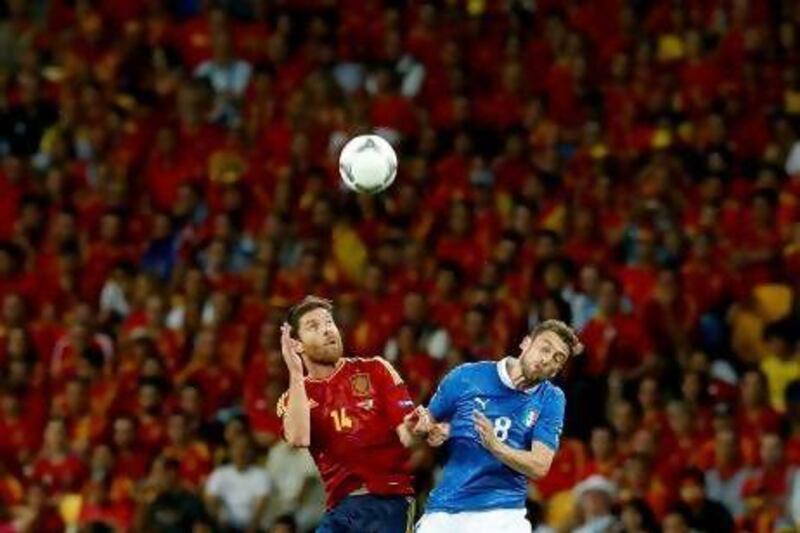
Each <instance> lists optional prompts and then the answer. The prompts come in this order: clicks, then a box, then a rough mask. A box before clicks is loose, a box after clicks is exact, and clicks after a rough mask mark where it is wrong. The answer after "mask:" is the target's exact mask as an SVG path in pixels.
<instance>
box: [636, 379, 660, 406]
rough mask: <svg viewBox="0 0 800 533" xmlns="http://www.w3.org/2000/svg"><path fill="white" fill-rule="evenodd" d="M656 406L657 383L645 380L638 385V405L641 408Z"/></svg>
mask: <svg viewBox="0 0 800 533" xmlns="http://www.w3.org/2000/svg"><path fill="white" fill-rule="evenodd" d="M657 404H658V382H657V381H656V380H655V379H652V378H645V379H643V380H642V382H641V383H640V384H639V405H641V406H642V407H643V408H648V407H655V406H656V405H657Z"/></svg>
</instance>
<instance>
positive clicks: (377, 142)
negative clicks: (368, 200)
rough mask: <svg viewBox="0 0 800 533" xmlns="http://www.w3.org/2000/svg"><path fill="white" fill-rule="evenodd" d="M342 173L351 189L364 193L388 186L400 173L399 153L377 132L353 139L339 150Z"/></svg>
mask: <svg viewBox="0 0 800 533" xmlns="http://www.w3.org/2000/svg"><path fill="white" fill-rule="evenodd" d="M339 175H340V176H341V177H342V181H343V182H344V184H345V185H346V186H347V188H348V189H350V190H353V191H355V192H360V193H365V194H377V193H379V192H381V191H384V190H386V189H387V188H388V187H389V186H390V185H391V184H392V183H393V182H394V178H395V177H396V176H397V154H396V153H395V151H394V148H392V145H391V144H389V143H388V142H387V141H386V140H385V139H383V138H382V137H379V136H378V135H359V136H358V137H353V138H352V139H350V140H349V141H348V142H347V144H346V145H344V148H342V152H341V154H339Z"/></svg>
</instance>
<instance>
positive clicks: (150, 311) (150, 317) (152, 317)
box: [145, 296, 165, 327]
mask: <svg viewBox="0 0 800 533" xmlns="http://www.w3.org/2000/svg"><path fill="white" fill-rule="evenodd" d="M164 313H165V306H164V300H162V299H161V297H160V296H151V297H150V298H148V299H147V304H146V306H145V315H146V317H147V323H148V324H149V325H150V327H161V326H162V324H163V323H164Z"/></svg>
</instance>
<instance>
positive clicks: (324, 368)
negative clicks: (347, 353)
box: [305, 359, 341, 379]
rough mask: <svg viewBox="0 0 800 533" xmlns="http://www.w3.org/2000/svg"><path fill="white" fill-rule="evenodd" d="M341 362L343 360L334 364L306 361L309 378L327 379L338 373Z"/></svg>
mask: <svg viewBox="0 0 800 533" xmlns="http://www.w3.org/2000/svg"><path fill="white" fill-rule="evenodd" d="M339 361H341V359H338V360H336V361H335V362H333V363H315V362H314V361H309V360H308V359H306V361H305V363H306V369H307V370H308V377H310V378H311V379H327V378H328V377H330V375H331V374H333V373H334V372H335V371H336V368H337V367H338V366H339Z"/></svg>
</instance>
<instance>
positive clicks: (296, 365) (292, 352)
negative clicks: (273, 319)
mask: <svg viewBox="0 0 800 533" xmlns="http://www.w3.org/2000/svg"><path fill="white" fill-rule="evenodd" d="M290 331H291V328H290V326H289V324H287V323H285V322H284V323H283V325H282V326H281V355H283V361H284V362H285V363H286V368H288V369H289V376H290V377H291V376H295V377H298V376H299V377H302V376H303V359H302V358H301V357H300V352H299V351H298V349H297V344H298V343H297V341H296V340H295V339H293V338H292V336H291V333H290Z"/></svg>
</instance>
